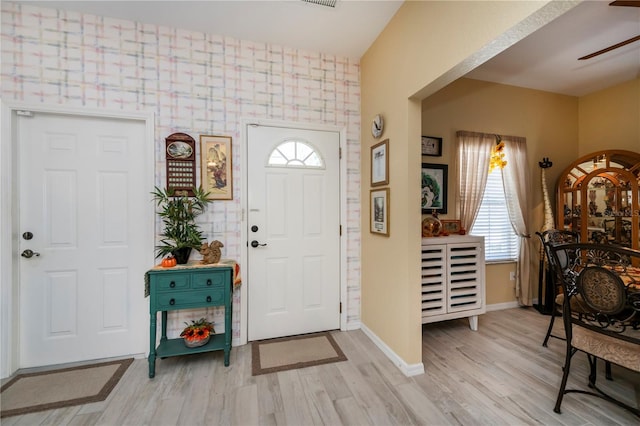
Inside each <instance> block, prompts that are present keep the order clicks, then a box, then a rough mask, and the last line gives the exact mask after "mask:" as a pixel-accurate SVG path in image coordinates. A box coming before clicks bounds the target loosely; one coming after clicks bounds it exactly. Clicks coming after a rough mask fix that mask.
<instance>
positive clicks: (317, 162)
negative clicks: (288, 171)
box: [267, 140, 324, 169]
mask: <svg viewBox="0 0 640 426" xmlns="http://www.w3.org/2000/svg"><path fill="white" fill-rule="evenodd" d="M267 165H268V166H270V167H309V168H314V169H323V168H324V161H322V157H321V155H320V153H319V152H318V151H316V150H315V149H314V148H313V147H312V146H311V145H309V144H308V143H306V142H302V141H295V140H288V141H284V142H282V143H281V144H280V145H278V146H277V147H275V148H274V150H273V151H271V154H270V155H269V161H268V162H267Z"/></svg>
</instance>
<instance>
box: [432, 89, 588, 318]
mask: <svg viewBox="0 0 640 426" xmlns="http://www.w3.org/2000/svg"><path fill="white" fill-rule="evenodd" d="M577 123H578V98H576V97H573V96H565V95H558V94H554V93H549V92H542V91H539V90H531V89H523V88H519V87H514V86H507V85H501V84H495V83H488V82H484V81H479V80H471V79H465V78H463V79H460V80H458V81H456V82H454V83H452V84H450V85H449V86H447V87H446V88H444V89H442V90H440V91H439V92H437V93H436V94H434V95H432V96H430V97H429V98H427V99H425V100H424V101H423V102H422V134H423V135H428V136H437V137H442V138H443V155H442V157H427V156H425V157H422V161H423V162H429V163H442V164H448V165H449V185H448V187H449V199H448V205H449V209H448V214H447V215H442V218H450V219H459V214H458V210H457V208H456V202H457V199H458V196H457V195H458V190H459V188H458V186H457V184H456V181H455V179H456V177H455V167H454V166H455V152H456V150H455V142H456V139H455V135H456V132H457V131H458V130H468V131H474V132H483V133H497V134H503V135H513V136H524V137H526V138H527V148H528V151H527V153H528V156H529V164H530V176H531V180H532V182H531V191H530V193H531V195H532V207H533V210H532V211H531V216H530V220H531V223H532V225H533V227H532V230H531V232H534V231H536V230H539V229H540V228H541V226H542V222H543V201H542V188H541V183H540V167H539V166H538V162H539V161H541V160H542V158H543V157H549V158H550V160H551V161H552V162H553V167H552V168H550V169H547V187H548V189H549V193H550V195H551V196H552V197H553V193H554V189H555V182H556V180H557V178H558V174H559V173H560V172H561V171H562V170H563V168H564V166H563V165H565V164H568V163H570V162H572V161H573V160H575V159H576V158H577V157H578V126H577ZM551 202H552V206H554V205H555V204H553V198H552V199H551ZM532 262H533V268H532V272H533V274H532V276H531V288H532V289H534V297H537V292H536V291H537V283H538V275H537V271H538V269H537V257H535V258H534V259H532ZM514 270H515V264H514V263H509V264H497V265H487V280H486V281H487V289H486V294H487V304H488V305H490V304H496V303H506V302H513V301H514V300H515V290H514V285H515V282H514V281H510V280H509V272H511V271H514Z"/></svg>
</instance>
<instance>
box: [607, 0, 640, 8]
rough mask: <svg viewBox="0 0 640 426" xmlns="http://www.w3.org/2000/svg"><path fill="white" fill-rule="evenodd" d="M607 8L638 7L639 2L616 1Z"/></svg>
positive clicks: (633, 0) (635, 0)
mask: <svg viewBox="0 0 640 426" xmlns="http://www.w3.org/2000/svg"><path fill="white" fill-rule="evenodd" d="M609 6H631V7H640V1H638V0H616V1H612V2H611V3H609Z"/></svg>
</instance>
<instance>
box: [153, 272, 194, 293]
mask: <svg viewBox="0 0 640 426" xmlns="http://www.w3.org/2000/svg"><path fill="white" fill-rule="evenodd" d="M153 283H154V286H155V289H154V290H155V291H174V290H183V289H187V288H189V275H186V274H162V275H160V274H158V276H157V277H155V278H154V280H153Z"/></svg>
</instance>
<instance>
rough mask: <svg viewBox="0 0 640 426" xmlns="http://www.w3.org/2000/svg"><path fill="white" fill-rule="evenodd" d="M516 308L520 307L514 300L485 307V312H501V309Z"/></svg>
mask: <svg viewBox="0 0 640 426" xmlns="http://www.w3.org/2000/svg"><path fill="white" fill-rule="evenodd" d="M518 307H520V305H519V304H518V301H517V300H514V301H512V302H504V303H494V304H492V305H487V312H491V311H501V310H503V309H513V308H518Z"/></svg>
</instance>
